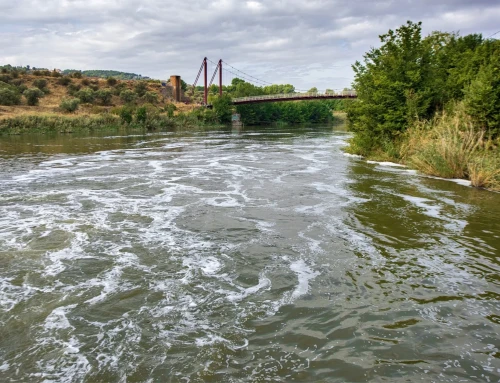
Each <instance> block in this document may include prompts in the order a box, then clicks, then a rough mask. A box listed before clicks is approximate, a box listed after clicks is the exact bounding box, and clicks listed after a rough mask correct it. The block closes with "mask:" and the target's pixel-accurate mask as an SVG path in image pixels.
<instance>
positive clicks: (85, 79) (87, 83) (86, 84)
mask: <svg viewBox="0 0 500 383" xmlns="http://www.w3.org/2000/svg"><path fill="white" fill-rule="evenodd" d="M82 85H85V86H89V85H90V80H89V79H88V78H84V79H82Z"/></svg>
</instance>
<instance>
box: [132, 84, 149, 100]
mask: <svg viewBox="0 0 500 383" xmlns="http://www.w3.org/2000/svg"><path fill="white" fill-rule="evenodd" d="M134 88H135V93H137V95H138V96H139V97H142V96H144V95H145V94H146V92H147V91H148V85H147V83H146V82H145V81H138V82H137V84H135V87H134Z"/></svg>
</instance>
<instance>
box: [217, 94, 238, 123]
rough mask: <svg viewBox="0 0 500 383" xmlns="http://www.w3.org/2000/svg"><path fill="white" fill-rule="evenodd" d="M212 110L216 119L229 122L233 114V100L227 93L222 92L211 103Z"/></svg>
mask: <svg viewBox="0 0 500 383" xmlns="http://www.w3.org/2000/svg"><path fill="white" fill-rule="evenodd" d="M212 106H213V110H214V112H215V115H216V116H217V119H218V120H219V121H220V122H222V123H227V122H231V116H232V114H233V101H232V99H231V96H229V95H228V94H223V95H222V96H218V97H216V98H215V100H214V101H213V103H212Z"/></svg>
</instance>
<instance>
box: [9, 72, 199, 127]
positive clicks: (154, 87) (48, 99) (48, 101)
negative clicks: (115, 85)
mask: <svg viewBox="0 0 500 383" xmlns="http://www.w3.org/2000/svg"><path fill="white" fill-rule="evenodd" d="M20 78H21V79H22V80H23V82H24V84H25V85H26V86H27V87H28V88H30V87H33V86H34V85H33V82H34V81H35V80H36V79H40V78H43V79H45V80H47V88H48V90H49V92H50V93H49V94H47V95H45V97H43V98H41V99H40V100H39V105H37V106H28V105H27V104H26V100H25V99H24V97H23V98H22V103H21V105H14V106H3V105H0V120H2V119H7V118H14V117H19V116H35V115H36V116H39V115H44V114H61V113H62V111H61V110H60V108H59V105H60V104H61V100H62V99H63V98H64V97H68V90H67V87H65V86H63V85H60V84H58V83H57V81H58V79H57V78H54V77H48V76H33V75H23V76H21V77H20ZM83 80H89V81H91V83H93V84H95V85H98V86H99V88H100V89H102V88H108V87H109V86H108V85H107V82H106V80H105V79H101V78H88V77H86V78H84V79H72V82H73V83H74V84H82V81H83ZM119 82H120V83H125V84H126V88H127V89H131V90H133V89H134V85H135V84H136V82H134V81H133V80H120V81H119ZM82 87H85V85H82ZM147 90H148V91H153V92H157V93H158V94H159V97H158V98H159V100H162V96H161V94H160V91H161V85H160V84H158V83H148V89H147ZM164 104H165V103H163V102H160V104H159V106H163V105H164ZM123 105H124V103H123V101H122V100H121V99H120V97H118V96H113V99H112V101H111V106H109V107H103V108H105V109H106V111H109V109H111V108H112V107H116V106H123ZM175 105H176V107H177V110H178V111H179V112H184V113H185V112H189V111H191V110H193V109H194V108H196V107H197V106H196V105H186V104H184V103H176V104H175ZM93 112H94V113H95V110H93V109H92V106H85V105H82V106H81V107H80V108H79V109H78V110H77V111H76V112H75V113H74V114H75V115H80V116H84V115H89V114H93ZM65 115H67V114H65Z"/></svg>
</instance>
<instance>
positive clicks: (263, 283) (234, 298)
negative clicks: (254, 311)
mask: <svg viewBox="0 0 500 383" xmlns="http://www.w3.org/2000/svg"><path fill="white" fill-rule="evenodd" d="M271 286H272V284H271V280H270V279H269V278H267V277H266V276H265V275H264V274H261V275H260V276H259V283H258V284H256V285H255V286H251V287H247V288H243V287H240V286H235V287H236V288H237V289H238V290H239V292H238V293H229V294H227V297H226V298H227V299H228V300H229V301H231V302H238V301H241V300H243V299H245V298H247V297H249V296H250V295H254V294H257V293H258V292H260V291H261V290H270V289H271Z"/></svg>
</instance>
